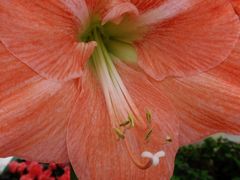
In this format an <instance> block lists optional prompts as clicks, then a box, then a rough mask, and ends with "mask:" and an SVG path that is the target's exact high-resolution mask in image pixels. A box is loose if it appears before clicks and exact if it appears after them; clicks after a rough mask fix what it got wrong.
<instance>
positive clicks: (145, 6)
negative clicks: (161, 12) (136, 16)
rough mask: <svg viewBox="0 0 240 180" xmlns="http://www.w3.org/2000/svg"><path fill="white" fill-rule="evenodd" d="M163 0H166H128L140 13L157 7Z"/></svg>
mask: <svg viewBox="0 0 240 180" xmlns="http://www.w3.org/2000/svg"><path fill="white" fill-rule="evenodd" d="M165 1H166V0H130V2H131V3H133V4H134V5H135V6H136V7H137V8H138V10H139V11H140V13H141V14H142V13H144V12H146V11H149V10H151V9H156V8H158V7H159V6H160V5H162V4H163V3H164V2H165ZM179 3H180V2H179Z"/></svg>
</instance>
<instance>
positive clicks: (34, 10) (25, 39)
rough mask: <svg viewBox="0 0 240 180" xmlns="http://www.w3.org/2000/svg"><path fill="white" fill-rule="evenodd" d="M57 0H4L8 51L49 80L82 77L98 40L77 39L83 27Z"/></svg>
mask: <svg viewBox="0 0 240 180" xmlns="http://www.w3.org/2000/svg"><path fill="white" fill-rule="evenodd" d="M67 9H68V7H66V6H64V5H63V4H61V3H60V2H59V1H54V0H50V1H49V0H42V1H31V0H20V1H19V0H10V1H5V0H4V1H1V2H0V29H1V30H0V39H1V40H2V42H3V43H4V45H5V46H6V47H7V48H8V50H9V51H10V52H11V53H13V54H14V56H16V57H17V58H18V59H20V60H21V61H22V62H24V63H25V64H27V65H28V66H29V67H30V68H32V69H33V70H34V71H36V72H37V73H39V74H40V75H41V76H43V77H45V78H47V79H54V80H69V79H73V78H76V77H80V75H81V72H82V69H83V67H84V65H85V63H86V61H88V59H89V57H90V56H91V54H92V52H93V50H94V47H95V42H89V43H83V42H77V40H76V37H77V35H78V32H79V33H80V32H81V29H83V27H82V26H81V22H80V21H79V19H78V18H75V16H74V15H73V14H72V13H70V12H69V11H67Z"/></svg>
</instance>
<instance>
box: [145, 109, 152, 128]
mask: <svg viewBox="0 0 240 180" xmlns="http://www.w3.org/2000/svg"><path fill="white" fill-rule="evenodd" d="M146 119H147V123H148V125H150V124H151V123H152V113H151V112H150V111H147V112H146Z"/></svg>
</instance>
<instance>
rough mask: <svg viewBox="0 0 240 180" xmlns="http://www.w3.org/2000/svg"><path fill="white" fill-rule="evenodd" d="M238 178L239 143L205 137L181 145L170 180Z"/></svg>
mask: <svg viewBox="0 0 240 180" xmlns="http://www.w3.org/2000/svg"><path fill="white" fill-rule="evenodd" d="M193 179H194V180H219V179H220V180H221V179H223V180H240V144H237V143H234V142H231V141H229V140H227V139H223V138H219V139H217V140H215V139H213V138H208V139H206V140H205V141H204V142H203V143H201V144H198V145H190V146H187V147H182V148H181V149H180V150H179V152H178V154H177V157H176V161H175V170H174V176H173V177H172V179H171V180H193Z"/></svg>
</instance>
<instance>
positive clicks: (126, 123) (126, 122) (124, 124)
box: [119, 120, 130, 127]
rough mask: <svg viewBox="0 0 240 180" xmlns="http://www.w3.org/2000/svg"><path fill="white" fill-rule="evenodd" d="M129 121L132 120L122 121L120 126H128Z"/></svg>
mask: <svg viewBox="0 0 240 180" xmlns="http://www.w3.org/2000/svg"><path fill="white" fill-rule="evenodd" d="M129 123H130V121H129V120H127V121H125V122H122V123H121V124H119V126H120V127H122V126H127V125H128V124H129Z"/></svg>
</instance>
